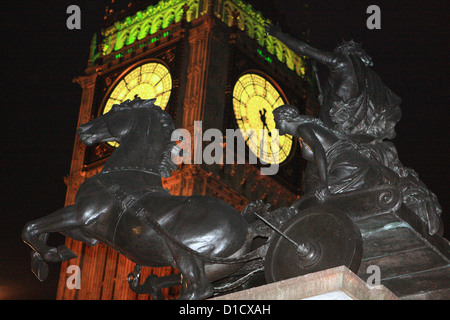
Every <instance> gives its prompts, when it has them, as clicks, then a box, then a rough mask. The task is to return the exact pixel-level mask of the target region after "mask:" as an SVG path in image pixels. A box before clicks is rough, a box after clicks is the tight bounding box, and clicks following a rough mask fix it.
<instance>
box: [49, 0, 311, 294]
mask: <svg viewBox="0 0 450 320" xmlns="http://www.w3.org/2000/svg"><path fill="white" fill-rule="evenodd" d="M264 3H266V1H262V4H264ZM257 9H258V8H254V7H253V6H252V5H250V4H249V3H247V2H244V1H242V0H227V1H223V0H216V1H207V0H161V1H160V2H155V1H132V2H131V3H130V4H129V5H128V7H126V8H125V9H124V10H120V8H116V5H115V4H114V1H112V4H111V5H110V6H109V7H107V12H106V16H105V21H106V25H105V27H104V29H103V30H102V37H101V39H100V40H99V41H97V37H96V36H94V38H93V40H92V45H91V51H90V58H89V62H88V67H87V69H86V70H85V74H84V75H82V76H79V77H77V78H75V79H74V81H75V82H76V83H78V84H79V85H80V86H81V88H82V89H83V93H82V99H81V106H80V113H79V118H78V125H81V124H83V123H86V122H88V121H89V120H91V119H93V118H95V117H98V116H99V115H101V114H103V113H105V112H108V111H109V109H110V108H111V107H112V105H113V104H117V103H121V102H122V101H125V100H126V99H133V98H134V97H135V96H136V95H137V96H139V97H140V98H142V99H149V98H156V99H157V100H156V104H157V105H159V106H161V108H163V109H165V110H166V111H167V112H169V113H170V114H171V116H172V117H173V119H174V122H175V125H176V127H177V128H184V129H187V130H188V131H189V132H190V133H191V136H192V137H193V136H194V134H198V132H195V131H196V130H198V126H196V125H195V123H198V121H201V130H202V132H201V133H203V132H205V131H206V130H208V129H212V128H215V129H219V130H220V131H221V132H223V137H222V139H221V141H220V145H221V146H223V148H224V150H225V148H226V146H227V144H228V145H230V144H232V143H233V144H234V142H232V141H227V137H226V135H225V132H226V130H227V129H233V130H235V132H238V133H241V134H242V133H245V132H249V130H252V129H253V130H255V131H256V132H258V131H259V129H268V130H270V129H274V128H275V124H274V120H273V116H272V110H273V109H275V108H276V107H278V106H280V105H283V104H291V105H295V106H296V107H298V108H299V109H300V110H301V112H303V113H305V114H310V115H316V114H317V111H318V110H317V107H316V104H313V103H309V101H310V99H309V97H308V99H307V92H308V88H309V87H310V83H311V82H310V81H308V79H309V77H308V71H307V64H306V61H305V60H304V59H303V57H300V56H297V55H296V54H294V53H293V52H292V51H291V50H290V49H288V48H287V47H286V46H285V45H283V44H282V43H281V42H279V41H277V40H276V39H274V38H272V37H270V36H266V33H265V30H264V26H265V25H266V24H267V23H272V21H270V20H269V19H268V18H266V17H264V16H263V14H262V13H261V12H259V11H257ZM97 42H98V43H97ZM307 101H308V102H307ZM243 137H244V139H245V150H246V159H245V161H241V162H239V163H228V162H225V161H218V163H214V164H206V163H193V164H184V163H183V164H180V165H179V166H178V170H177V171H175V172H172V176H171V177H170V178H167V179H164V180H163V184H164V187H165V188H167V189H169V190H170V192H171V194H173V195H183V196H188V195H194V194H202V195H209V196H213V197H217V198H220V199H223V200H225V201H226V202H228V203H229V204H231V205H233V206H234V207H235V208H236V209H237V210H242V209H243V208H244V207H245V205H246V204H247V203H248V202H249V201H252V200H257V199H261V200H264V201H266V202H267V203H270V204H272V208H276V207H279V206H285V205H288V204H290V203H292V202H293V201H294V200H295V199H296V198H297V197H298V196H299V195H300V193H301V180H302V172H303V170H304V166H305V163H304V161H303V160H302V158H301V155H300V150H299V148H298V146H297V144H296V143H295V142H294V141H293V140H292V138H291V137H279V138H280V139H279V146H278V147H277V148H275V150H274V149H271V148H263V149H260V146H261V145H262V144H261V139H262V138H263V137H261V136H259V135H258V134H255V135H247V136H246V135H245V134H244V136H243ZM270 138H272V139H273V138H275V137H273V136H272V137H270ZM208 143H210V142H209V141H202V145H201V146H200V147H201V148H205V147H207V145H208ZM116 146H117V145H116V144H114V143H103V144H100V145H97V146H95V147H85V146H84V145H82V143H81V141H80V140H79V139H78V138H77V139H76V140H75V144H74V150H73V158H72V164H71V169H70V174H69V175H68V176H67V177H66V178H65V182H66V184H67V188H68V189H67V196H66V205H70V204H73V203H74V199H75V195H76V192H77V190H78V188H79V186H80V185H81V183H82V182H83V181H84V180H85V179H87V178H89V177H91V176H93V175H95V174H97V173H98V172H99V171H100V170H101V168H102V166H103V164H104V163H105V161H106V159H107V158H108V156H109V155H110V154H111V153H112V152H113V151H114V149H115V148H116ZM200 150H202V149H200ZM228 150H229V149H228V148H227V151H228ZM252 155H254V157H253V158H255V159H256V161H249V159H251V158H252V157H251V156H252ZM272 164H277V165H278V171H277V173H276V174H274V175H262V174H261V168H264V167H267V166H268V165H272ZM66 245H67V246H68V247H69V248H70V249H71V250H72V251H74V252H75V253H76V254H77V255H78V258H76V259H73V260H70V261H67V262H64V263H63V265H62V269H61V275H60V282H59V288H58V294H57V299H95V300H99V299H150V296H147V295H141V296H138V295H137V294H136V293H134V292H133V291H132V290H131V289H129V288H128V283H127V275H128V273H129V272H131V271H132V270H133V268H134V264H133V263H132V262H131V261H129V260H127V259H126V258H125V257H123V256H122V255H120V254H119V253H117V252H116V251H114V250H113V249H111V248H109V247H107V246H106V245H103V244H98V245H97V246H95V247H90V246H89V245H87V244H84V243H81V242H79V241H76V240H73V239H70V238H67V239H66ZM69 264H71V265H74V264H75V265H78V266H79V267H80V270H81V289H68V288H67V287H66V280H67V277H68V274H67V273H66V270H67V267H68V266H69ZM174 272H177V270H174V269H172V268H144V270H143V273H142V277H143V278H145V277H146V276H147V275H149V274H156V275H158V276H164V275H168V274H171V273H174ZM164 294H165V296H166V297H167V298H174V297H176V296H177V294H178V289H177V288H171V289H166V290H165V291H164Z"/></svg>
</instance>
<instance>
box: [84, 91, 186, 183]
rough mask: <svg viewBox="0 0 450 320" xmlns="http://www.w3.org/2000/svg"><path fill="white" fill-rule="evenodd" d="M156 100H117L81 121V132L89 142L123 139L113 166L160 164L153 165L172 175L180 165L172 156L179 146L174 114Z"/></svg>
mask: <svg viewBox="0 0 450 320" xmlns="http://www.w3.org/2000/svg"><path fill="white" fill-rule="evenodd" d="M155 101H156V99H148V100H143V99H140V98H139V97H136V98H135V99H133V100H126V101H124V102H122V103H121V104H115V105H113V107H112V108H111V110H110V111H109V112H107V113H105V114H103V115H101V116H99V117H98V118H96V119H93V120H91V121H89V122H88V123H86V124H83V125H80V127H79V129H78V132H77V133H78V136H79V138H80V139H81V141H82V142H83V143H84V144H85V145H86V146H93V145H94V144H97V143H101V142H110V141H114V142H118V143H120V146H119V148H118V149H117V150H116V151H114V153H113V154H112V155H111V157H110V159H109V160H108V163H109V164H110V165H111V166H114V167H126V166H128V167H132V166H135V167H145V168H153V167H155V166H156V167H157V168H153V169H154V170H155V171H159V174H160V175H161V176H162V177H169V176H170V175H171V170H176V169H177V167H176V164H175V163H174V162H173V161H172V158H171V154H172V152H173V150H174V148H176V142H175V141H172V139H171V137H172V133H173V132H174V131H175V132H176V130H175V125H174V123H173V120H172V117H171V116H170V115H169V114H168V113H167V112H165V111H164V110H162V109H161V108H160V107H159V106H157V105H155V104H154V103H155ZM119 150H121V151H119ZM125 150H127V151H125ZM130 151H131V152H130ZM108 163H107V164H106V165H105V166H108Z"/></svg>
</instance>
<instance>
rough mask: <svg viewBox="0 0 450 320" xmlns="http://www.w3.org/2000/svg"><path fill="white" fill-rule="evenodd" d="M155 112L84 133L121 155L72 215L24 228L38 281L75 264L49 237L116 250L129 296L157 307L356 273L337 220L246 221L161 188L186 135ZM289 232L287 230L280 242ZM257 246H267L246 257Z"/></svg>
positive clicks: (264, 208)
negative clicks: (128, 265)
mask: <svg viewBox="0 0 450 320" xmlns="http://www.w3.org/2000/svg"><path fill="white" fill-rule="evenodd" d="M154 102H155V99H149V100H141V99H140V98H139V97H136V98H135V99H134V100H132V101H130V100H127V101H125V102H123V103H121V104H120V105H114V106H113V108H112V109H111V110H110V111H109V112H108V113H106V114H104V115H102V116H100V117H98V118H96V119H94V120H91V121H90V122H88V123H86V124H83V125H81V126H80V127H79V129H78V136H79V138H80V139H81V140H82V141H83V143H84V144H85V145H87V146H92V145H94V144H96V143H100V142H107V141H117V142H119V143H120V145H119V147H118V148H117V149H116V150H115V151H114V152H113V153H112V155H111V156H110V157H109V158H108V160H107V162H106V163H105V165H104V167H103V168H102V170H101V171H100V173H98V174H97V175H95V176H93V177H91V178H89V179H87V180H86V181H84V183H83V184H82V185H81V186H80V188H79V190H78V192H77V195H76V198H75V204H74V205H70V206H67V207H65V208H62V209H60V210H57V211H56V212H54V213H52V214H50V215H48V216H45V217H43V218H40V219H37V220H35V221H31V222H29V223H27V224H26V225H25V227H24V229H23V232H22V238H23V240H24V241H25V242H26V243H27V244H28V245H29V246H30V247H31V248H32V249H33V251H32V255H31V267H32V271H33V272H34V273H35V275H36V276H37V277H38V278H39V279H40V280H41V281H44V280H45V279H46V278H47V276H48V272H49V268H48V263H49V262H61V261H65V260H70V259H72V258H74V257H76V255H75V254H74V253H73V252H72V251H71V250H70V249H68V248H67V247H66V246H64V245H61V246H58V247H51V246H49V245H48V244H47V239H48V236H49V234H50V233H52V232H59V233H62V234H64V235H66V236H68V237H71V238H73V239H76V240H79V241H82V242H85V243H87V244H89V245H91V246H95V245H97V244H98V243H99V242H102V243H104V244H106V245H108V246H110V247H111V248H113V249H115V250H117V251H118V252H120V253H121V254H123V255H124V256H126V257H127V258H128V259H130V260H131V261H133V262H134V263H136V267H135V269H134V270H133V271H132V272H130V274H129V276H128V282H129V286H130V289H131V290H134V291H135V292H138V293H141V294H151V295H152V296H153V297H154V298H157V299H158V298H159V299H161V298H163V295H162V293H161V288H164V287H172V286H177V285H181V290H180V296H179V298H180V299H205V298H208V297H211V296H212V295H214V294H220V293H223V292H228V291H230V290H234V289H235V288H239V287H241V286H242V285H243V284H244V283H246V282H247V281H248V280H249V279H251V278H252V277H253V276H255V275H257V274H261V273H262V272H265V277H266V279H267V281H269V282H270V281H279V280H283V279H286V278H290V277H293V276H297V275H302V274H306V273H309V272H314V271H319V270H324V269H328V268H331V267H336V266H340V265H346V266H347V267H349V268H350V269H351V270H353V271H355V272H356V271H357V270H358V267H359V264H360V261H361V256H362V254H361V253H362V245H361V234H360V233H359V230H358V229H357V227H356V226H355V224H354V223H353V221H352V220H351V219H350V218H348V217H346V216H345V214H338V213H336V210H334V211H333V212H327V211H326V210H325V211H324V210H322V211H321V209H320V208H318V209H317V210H315V211H314V212H312V211H311V212H310V211H302V210H304V209H307V210H309V209H314V208H311V202H307V203H308V207H307V208H306V207H305V206H303V207H302V206H301V205H299V206H297V208H279V209H277V210H274V211H272V212H270V213H269V212H268V208H269V206H270V205H268V204H264V203H263V202H262V201H255V202H251V203H249V204H248V205H247V207H246V208H245V209H244V210H243V212H242V213H240V212H238V211H236V210H235V209H234V208H233V207H232V206H230V205H229V204H227V203H225V202H224V201H222V200H219V199H216V198H212V197H208V196H195V195H194V196H174V195H171V194H170V193H169V191H168V190H166V189H164V188H163V186H162V181H161V179H162V178H163V177H168V176H170V175H171V172H172V170H176V169H177V166H176V165H175V164H174V162H173V160H172V156H171V154H172V153H175V154H176V153H177V152H179V150H180V148H177V139H182V135H181V134H180V133H179V132H178V131H177V130H176V129H175V126H174V123H173V121H172V119H171V117H170V115H169V114H168V113H167V112H165V111H164V110H162V109H161V108H160V107H159V106H156V105H155V104H154ZM314 199H316V200H317V201H319V200H318V199H317V198H314ZM313 202H314V201H313ZM314 205H316V204H314V203H312V206H314ZM300 211H302V214H301V216H300V217H297V216H298V213H299V212H300ZM293 219H294V220H293ZM285 225H287V226H289V227H291V228H290V229H289V230H287V231H286V232H283V231H281V228H282V226H285ZM330 228H331V229H333V231H335V232H329V231H327V230H330ZM313 230H324V234H322V235H320V234H318V233H317V232H312V231H313ZM255 238H262V239H265V242H264V241H263V243H262V244H261V243H259V246H256V249H254V248H255V247H253V250H250V249H251V248H252V246H253V245H254V241H253V240H254V239H255ZM287 239H288V241H286V240H287ZM286 247H287V248H286ZM289 259H291V260H292V261H291V262H289V263H285V262H286V261H289ZM142 266H149V267H165V266H172V267H174V268H176V269H178V270H179V272H180V273H179V274H174V275H170V276H166V277H156V276H149V277H148V278H147V279H145V281H143V282H140V280H139V276H140V271H141V268H142Z"/></svg>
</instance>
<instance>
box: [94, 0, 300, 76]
mask: <svg viewBox="0 0 450 320" xmlns="http://www.w3.org/2000/svg"><path fill="white" fill-rule="evenodd" d="M203 3H204V4H203V5H202V7H200V4H199V0H161V1H160V2H159V3H158V4H156V5H153V6H148V7H147V8H146V9H145V10H142V11H139V12H137V13H136V14H134V15H133V16H129V17H127V18H125V19H124V20H122V21H117V22H115V23H114V25H112V26H110V27H108V28H106V29H104V30H103V31H102V34H103V36H104V40H103V43H102V50H103V55H104V56H107V55H110V54H112V53H113V52H115V51H118V50H121V49H122V48H124V47H126V46H129V45H131V44H133V43H134V42H135V41H137V40H142V39H144V38H145V37H147V36H151V35H152V34H155V33H156V32H158V31H159V30H162V29H166V28H168V27H169V26H170V25H171V24H172V23H177V22H179V21H180V20H181V19H182V16H183V6H184V5H185V4H187V6H188V11H187V13H186V19H187V21H188V22H190V21H192V20H195V19H197V18H199V17H201V16H203V15H205V14H206V13H207V9H208V2H207V1H203ZM234 10H237V11H238V12H239V17H238V28H239V29H240V30H242V31H244V32H245V33H246V34H247V35H248V36H249V37H250V38H252V39H254V40H256V41H257V42H258V44H259V45H260V46H261V47H264V48H265V49H266V50H267V51H268V52H269V53H270V54H272V55H274V56H275V57H276V58H277V59H278V60H279V61H281V62H282V63H285V64H286V65H287V67H288V68H289V69H291V70H293V71H295V72H296V73H297V74H298V75H299V76H304V73H305V70H304V64H303V59H302V57H299V56H297V55H296V54H295V53H293V52H292V51H291V50H290V49H288V48H287V47H286V46H285V45H284V44H283V43H281V42H280V41H278V40H277V39H275V38H273V37H271V36H266V34H265V28H264V26H265V25H266V24H267V23H269V24H270V23H271V21H270V20H269V19H266V18H265V17H263V16H262V14H261V12H259V11H256V10H254V8H253V7H252V6H251V5H250V4H248V3H246V2H244V1H242V0H225V1H223V0H217V1H215V8H214V14H215V15H216V16H217V17H218V18H219V19H221V20H222V21H223V22H225V23H226V24H227V25H228V26H230V27H231V26H232V23H233V16H232V12H233V11H234ZM92 60H95V58H94V57H93V53H91V62H93V61H92ZM266 60H268V61H269V60H270V59H266Z"/></svg>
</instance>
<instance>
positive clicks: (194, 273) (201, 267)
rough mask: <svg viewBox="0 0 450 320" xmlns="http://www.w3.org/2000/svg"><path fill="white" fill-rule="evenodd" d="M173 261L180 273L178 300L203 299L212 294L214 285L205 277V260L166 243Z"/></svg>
mask: <svg viewBox="0 0 450 320" xmlns="http://www.w3.org/2000/svg"><path fill="white" fill-rule="evenodd" d="M168 246H169V248H170V252H171V253H172V256H173V259H174V261H175V263H174V267H175V268H176V269H178V270H179V271H180V273H181V275H182V281H181V290H180V296H179V298H178V299H179V300H203V299H206V298H209V297H210V296H212V295H213V294H214V287H213V285H212V284H211V282H210V281H209V280H208V279H207V278H206V274H205V262H204V261H202V260H200V259H198V258H195V257H193V256H192V255H191V254H189V253H187V252H186V251H184V250H183V249H179V248H177V247H175V246H174V245H172V244H168Z"/></svg>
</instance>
